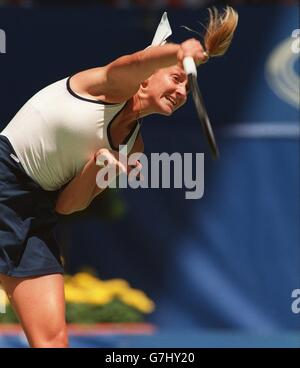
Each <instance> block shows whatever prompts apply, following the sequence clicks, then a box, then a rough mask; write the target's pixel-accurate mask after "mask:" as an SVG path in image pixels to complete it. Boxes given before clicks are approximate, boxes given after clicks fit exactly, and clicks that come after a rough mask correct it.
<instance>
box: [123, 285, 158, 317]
mask: <svg viewBox="0 0 300 368" xmlns="http://www.w3.org/2000/svg"><path fill="white" fill-rule="evenodd" d="M120 300H121V301H122V302H124V303H126V304H128V305H131V306H132V307H135V308H136V309H138V310H140V311H141V312H143V313H151V312H153V310H154V308H155V305H154V303H153V302H152V300H150V299H149V298H148V297H147V296H146V294H145V293H143V292H142V291H140V290H137V289H131V290H127V291H126V292H125V293H124V294H122V295H121V296H120Z"/></svg>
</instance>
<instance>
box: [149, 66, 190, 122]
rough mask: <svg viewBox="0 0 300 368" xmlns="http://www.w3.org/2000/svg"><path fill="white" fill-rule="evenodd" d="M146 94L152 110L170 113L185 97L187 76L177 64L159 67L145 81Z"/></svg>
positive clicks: (184, 100) (181, 103)
mask: <svg viewBox="0 0 300 368" xmlns="http://www.w3.org/2000/svg"><path fill="white" fill-rule="evenodd" d="M146 89H147V94H148V98H149V100H150V103H151V105H152V109H153V111H154V112H156V113H158V114H162V115H171V114H172V113H173V112H174V111H175V110H177V109H179V108H180V107H181V106H182V105H183V104H184V103H185V102H186V99H187V76H186V74H185V72H184V71H183V69H182V68H180V67H179V66H177V65H176V66H172V67H169V68H164V69H159V70H158V71H157V72H155V73H154V74H153V75H152V76H151V77H150V78H149V79H148V81H147V87H146Z"/></svg>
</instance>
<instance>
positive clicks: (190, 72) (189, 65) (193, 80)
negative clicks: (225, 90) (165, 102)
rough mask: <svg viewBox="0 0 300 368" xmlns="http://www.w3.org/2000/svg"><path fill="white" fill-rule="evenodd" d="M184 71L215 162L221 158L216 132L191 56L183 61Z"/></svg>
mask: <svg viewBox="0 0 300 368" xmlns="http://www.w3.org/2000/svg"><path fill="white" fill-rule="evenodd" d="M183 67H184V71H185V73H186V74H187V76H188V83H189V86H190V90H191V92H192V96H193V100H194V104H195V107H196V110H197V115H198V117H199V120H200V122H201V126H202V129H203V131H204V134H205V137H206V139H207V141H208V143H209V147H210V151H211V154H212V157H213V159H214V160H216V159H218V158H219V149H218V145H217V142H216V139H215V136H214V132H213V129H212V126H211V123H210V120H209V117H208V115H207V111H206V108H205V104H204V100H203V97H202V95H201V92H200V89H199V86H198V81H197V68H196V65H195V62H194V59H193V58H192V57H191V56H186V57H185V58H184V59H183Z"/></svg>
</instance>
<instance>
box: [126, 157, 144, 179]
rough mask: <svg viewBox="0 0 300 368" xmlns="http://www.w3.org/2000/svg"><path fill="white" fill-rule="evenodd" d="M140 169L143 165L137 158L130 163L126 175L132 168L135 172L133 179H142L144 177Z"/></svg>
mask: <svg viewBox="0 0 300 368" xmlns="http://www.w3.org/2000/svg"><path fill="white" fill-rule="evenodd" d="M142 169H143V165H142V164H141V162H140V161H139V160H137V161H136V162H135V164H134V165H130V166H129V167H128V175H129V174H130V173H131V172H132V171H133V170H134V171H135V172H134V173H135V174H136V176H135V180H138V181H144V179H145V178H144V176H143V174H142V173H141V171H142ZM129 180H130V176H129ZM131 180H133V179H131Z"/></svg>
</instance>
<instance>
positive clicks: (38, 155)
mask: <svg viewBox="0 0 300 368" xmlns="http://www.w3.org/2000/svg"><path fill="white" fill-rule="evenodd" d="M69 79H70V78H65V79H62V80H60V81H58V82H56V83H53V84H51V85H49V86H47V87H45V88H44V89H42V90H41V91H39V92H38V93H37V94H35V95H34V96H33V97H32V98H31V99H30V100H29V101H28V102H26V104H25V105H24V106H23V107H22V108H21V109H20V110H19V112H18V113H17V114H16V115H15V117H14V118H13V119H12V120H11V122H10V123H9V124H8V125H7V127H6V128H5V129H4V130H3V131H2V132H1V133H0V134H2V135H4V136H6V137H7V138H8V139H9V141H10V143H11V144H12V146H13V148H14V150H15V151H16V154H17V156H18V158H19V160H20V162H21V164H22V166H23V168H24V170H25V171H26V173H27V174H28V175H29V176H30V177H31V178H32V179H33V180H34V181H35V182H37V183H38V184H39V185H40V186H41V187H42V188H43V189H44V190H50V191H54V190H58V189H60V188H61V187H62V186H63V185H64V184H66V183H67V182H68V181H70V180H71V179H72V178H73V177H74V176H75V175H76V174H77V173H79V172H80V171H81V170H82V169H83V167H84V165H85V164H86V163H87V161H88V160H89V159H90V157H91V155H93V154H94V152H96V151H97V150H98V149H100V148H108V149H117V148H116V147H113V143H112V139H111V136H110V130H109V129H110V124H111V123H112V121H113V119H114V118H115V117H116V115H117V114H119V113H120V112H121V110H122V109H123V108H124V107H125V105H126V102H124V103H121V104H107V103H103V102H100V101H97V100H90V99H87V98H84V97H81V96H78V95H77V94H75V93H74V92H73V91H72V90H71V88H70V84H69ZM139 128H140V124H139V123H138V122H137V123H136V125H135V127H134V128H133V129H132V131H131V132H130V134H129V135H128V137H127V138H126V139H125V141H124V142H123V144H127V152H130V150H131V149H132V147H133V145H134V142H135V140H136V138H137V135H138V132H139Z"/></svg>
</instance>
